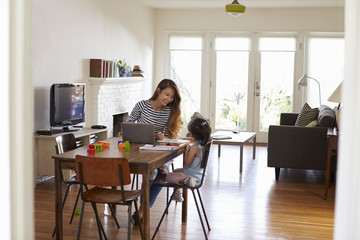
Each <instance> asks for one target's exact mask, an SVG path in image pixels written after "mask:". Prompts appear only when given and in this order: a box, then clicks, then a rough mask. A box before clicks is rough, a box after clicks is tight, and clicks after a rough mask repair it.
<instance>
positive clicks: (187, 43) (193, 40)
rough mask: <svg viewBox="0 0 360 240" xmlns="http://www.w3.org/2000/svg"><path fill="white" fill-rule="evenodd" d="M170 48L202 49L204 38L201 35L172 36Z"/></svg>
mask: <svg viewBox="0 0 360 240" xmlns="http://www.w3.org/2000/svg"><path fill="white" fill-rule="evenodd" d="M170 50H202V38H201V37H200V36H199V37H196V36H195V37H191V36H171V37H170Z"/></svg>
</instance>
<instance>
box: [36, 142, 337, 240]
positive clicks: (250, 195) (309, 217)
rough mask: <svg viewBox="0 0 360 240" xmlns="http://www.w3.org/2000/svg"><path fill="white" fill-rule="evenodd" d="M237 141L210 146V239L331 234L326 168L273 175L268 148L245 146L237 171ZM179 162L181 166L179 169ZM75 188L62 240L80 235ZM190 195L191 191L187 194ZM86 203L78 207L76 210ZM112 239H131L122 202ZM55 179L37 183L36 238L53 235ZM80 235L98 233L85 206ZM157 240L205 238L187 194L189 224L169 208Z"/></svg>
mask: <svg viewBox="0 0 360 240" xmlns="http://www.w3.org/2000/svg"><path fill="white" fill-rule="evenodd" d="M239 152H240V149H239V147H236V146H222V151H221V154H222V156H221V158H218V157H217V145H214V146H213V147H212V149H211V155H210V161H209V168H208V174H207V178H206V182H205V184H204V186H203V187H202V189H201V190H202V191H201V193H202V197H203V201H204V205H205V207H206V211H207V214H208V218H209V222H210V226H211V231H210V232H208V237H209V239H219V240H223V239H227V240H233V239H259V240H262V239H332V238H333V224H334V195H335V186H334V184H332V185H331V188H330V189H329V194H328V200H323V199H322V195H323V191H324V172H322V171H300V170H282V171H281V172H280V181H278V182H276V181H275V170H274V169H273V168H268V167H267V148H266V147H265V146H258V147H257V151H256V154H257V155H256V159H255V160H253V159H252V147H251V146H245V147H244V170H243V173H242V174H239ZM180 165H181V160H180V159H178V160H177V161H176V164H175V166H178V167H180ZM76 191H77V188H75V187H74V188H72V189H71V196H70V197H69V201H68V203H67V206H66V207H65V210H64V222H65V223H64V234H65V237H64V239H66V240H68V239H75V238H76V232H77V226H78V221H79V216H75V220H74V223H73V224H68V223H67V222H66V221H68V220H69V219H70V212H71V209H72V207H73V204H74V200H75V195H76ZM189 193H190V194H191V192H189ZM165 195H166V190H165V189H164V190H163V191H162V192H161V193H160V195H159V197H158V199H157V201H156V203H155V205H154V207H153V208H152V209H151V225H150V226H151V233H153V232H154V230H155V228H156V224H157V223H158V221H159V219H160V216H161V213H162V211H163V209H164V207H165ZM78 209H80V207H79V208H78ZM99 209H100V216H101V220H102V221H103V222H104V223H105V224H104V225H105V229H106V233H107V235H108V238H109V239H126V233H127V231H126V229H127V218H126V216H127V211H126V208H124V207H118V209H117V215H118V219H119V222H120V225H121V228H120V229H117V228H116V225H115V223H114V221H113V220H112V219H111V217H109V216H106V215H104V214H103V210H104V207H103V206H101V205H100V206H99ZM54 218H55V217H54V180H53V179H52V180H48V181H46V182H43V183H41V184H38V185H37V187H36V189H35V239H37V240H41V239H50V238H51V233H52V231H53V227H54ZM81 239H98V234H97V227H96V221H95V218H94V214H93V212H92V209H91V206H90V205H87V207H86V211H85V217H84V223H83V228H82V233H81ZM132 239H140V234H139V229H138V227H133V228H132ZM156 239H174V240H176V239H187V240H198V239H204V235H203V232H202V229H201V224H200V222H199V219H198V216H197V212H196V207H195V205H194V201H193V199H192V195H189V207H188V222H187V223H181V204H178V205H175V204H172V206H170V210H169V215H168V216H167V217H165V220H164V222H163V224H162V226H161V228H160V232H159V233H158V235H157V237H156Z"/></svg>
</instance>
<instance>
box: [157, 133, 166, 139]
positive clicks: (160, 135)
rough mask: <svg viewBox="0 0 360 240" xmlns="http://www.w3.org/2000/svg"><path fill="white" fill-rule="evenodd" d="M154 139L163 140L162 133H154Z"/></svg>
mask: <svg viewBox="0 0 360 240" xmlns="http://www.w3.org/2000/svg"><path fill="white" fill-rule="evenodd" d="M155 138H157V139H159V140H163V139H165V135H164V134H163V133H162V132H157V133H155Z"/></svg>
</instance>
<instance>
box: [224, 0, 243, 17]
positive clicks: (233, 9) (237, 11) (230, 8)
mask: <svg viewBox="0 0 360 240" xmlns="http://www.w3.org/2000/svg"><path fill="white" fill-rule="evenodd" d="M245 9H246V7H245V6H244V5H241V4H240V3H239V2H238V1H237V0H234V1H233V2H232V3H231V4H227V5H226V6H225V10H226V12H227V13H229V14H231V15H232V16H234V17H237V16H240V15H241V14H243V13H245Z"/></svg>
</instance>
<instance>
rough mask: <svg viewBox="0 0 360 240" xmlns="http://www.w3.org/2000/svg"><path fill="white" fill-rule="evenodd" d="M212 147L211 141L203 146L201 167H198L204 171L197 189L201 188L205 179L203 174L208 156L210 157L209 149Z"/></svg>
mask: <svg viewBox="0 0 360 240" xmlns="http://www.w3.org/2000/svg"><path fill="white" fill-rule="evenodd" d="M211 145H212V141H209V142H208V143H206V145H205V149H204V153H203V156H202V160H201V165H200V167H201V168H203V169H204V171H203V174H202V178H201V183H200V185H199V187H201V186H202V184H203V182H204V179H205V175H206V174H205V173H206V168H207V164H208V160H209V155H210V148H211Z"/></svg>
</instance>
